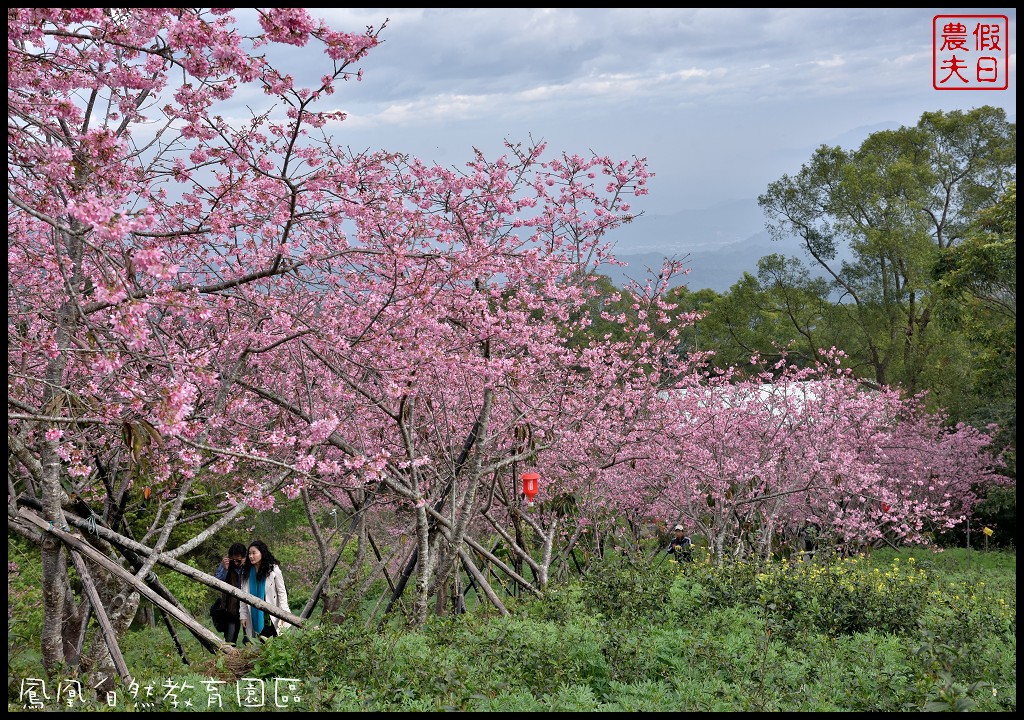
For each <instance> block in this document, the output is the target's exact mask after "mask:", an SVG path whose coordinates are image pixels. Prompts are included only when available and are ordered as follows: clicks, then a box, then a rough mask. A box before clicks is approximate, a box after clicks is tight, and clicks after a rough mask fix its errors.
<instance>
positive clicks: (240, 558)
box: [217, 542, 247, 645]
mask: <svg viewBox="0 0 1024 720" xmlns="http://www.w3.org/2000/svg"><path fill="white" fill-rule="evenodd" d="M246 552H247V551H246V547H245V545H243V544H242V543H240V542H236V543H232V544H231V547H230V548H228V554H227V555H225V556H224V559H223V560H221V563H220V565H218V566H217V579H218V580H222V581H224V582H226V583H227V584H228V585H233V586H234V587H236V588H239V589H242V578H243V577H244V572H243V571H244V568H245V556H246ZM220 603H221V607H222V608H223V609H224V610H225V611H226V612H227V615H228V618H230V619H229V620H228V625H227V628H226V629H225V630H224V640H225V641H227V642H229V643H231V644H232V645H235V644H236V643H237V641H238V630H239V628H240V627H241V626H242V625H241V623H242V620H241V614H240V612H239V610H240V609H239V603H238V598H236V597H234V596H233V595H229V594H228V593H221V596H220Z"/></svg>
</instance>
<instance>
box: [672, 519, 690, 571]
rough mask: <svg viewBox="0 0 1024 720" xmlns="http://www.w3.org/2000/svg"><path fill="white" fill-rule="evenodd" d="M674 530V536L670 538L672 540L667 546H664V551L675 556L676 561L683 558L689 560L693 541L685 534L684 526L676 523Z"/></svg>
mask: <svg viewBox="0 0 1024 720" xmlns="http://www.w3.org/2000/svg"><path fill="white" fill-rule="evenodd" d="M674 530H675V533H676V536H675V537H674V538H672V542H670V543H669V544H668V547H667V548H665V552H667V553H668V554H669V555H671V556H672V557H673V558H675V560H676V561H677V562H681V561H684V560H685V561H686V562H690V559H691V557H692V552H693V543H692V542H691V541H690V538H689V536H688V535H687V534H686V528H684V527H683V526H682V525H676V526H675V528H674Z"/></svg>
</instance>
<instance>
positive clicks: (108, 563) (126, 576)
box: [18, 508, 290, 653]
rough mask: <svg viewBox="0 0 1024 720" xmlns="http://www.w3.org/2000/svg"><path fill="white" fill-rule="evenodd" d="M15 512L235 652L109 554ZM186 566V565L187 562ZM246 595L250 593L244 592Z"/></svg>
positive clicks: (204, 640) (205, 639)
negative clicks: (111, 558) (114, 560)
mask: <svg viewBox="0 0 1024 720" xmlns="http://www.w3.org/2000/svg"><path fill="white" fill-rule="evenodd" d="M18 516H19V517H20V518H22V519H24V520H26V521H28V522H30V523H32V524H33V525H35V526H37V527H38V528H39V529H41V530H43V531H44V532H49V533H51V534H53V535H54V536H55V537H57V538H59V539H60V541H61V542H63V543H65V544H66V545H68V547H71V548H74V549H75V550H78V551H79V552H80V553H82V555H84V556H85V557H87V558H89V559H90V560H92V561H93V562H95V563H96V564H97V565H99V566H100V567H102V568H104V569H106V570H108V571H110V572H111V573H113V574H114V575H116V576H117V577H119V578H121V579H122V580H124V581H125V582H127V583H129V584H130V585H131V586H132V587H134V588H135V589H136V590H138V591H139V593H140V594H141V595H142V596H143V597H145V598H146V599H147V600H149V601H150V602H152V603H154V604H155V605H156V606H157V607H159V608H160V609H161V610H163V611H164V612H166V613H168V614H170V615H171V617H173V618H174V619H175V620H177V621H178V622H180V623H181V624H182V625H184V626H185V627H187V628H188V630H189V632H191V633H192V634H193V635H194V636H195V637H196V639H197V640H198V641H199V642H200V643H201V644H202V645H203V646H204V647H205V648H207V649H208V650H209V651H210V652H217V651H218V650H220V651H224V652H228V653H233V652H236V649H235V648H234V647H232V646H231V645H229V644H228V643H226V642H224V640H223V638H221V637H220V636H218V635H214V634H213V633H212V632H210V630H209V629H207V628H206V627H205V626H204V625H201V624H200V623H198V622H196V621H195V619H193V618H192V616H191V615H190V614H189V613H188V612H184V611H181V610H179V609H178V608H176V607H175V606H174V605H172V604H171V603H169V602H168V601H166V600H164V599H163V598H162V597H160V595H158V594H157V593H156V591H154V590H153V589H152V588H150V587H149V586H148V585H146V584H145V583H144V582H142V581H140V580H139V579H138V578H137V577H135V576H134V575H132V574H131V573H130V572H128V571H127V570H125V569H124V568H123V567H121V566H120V565H118V564H117V563H115V562H113V561H112V560H110V558H108V557H107V556H106V555H104V554H103V553H101V552H99V551H98V550H96V549H95V548H94V547H92V545H89V544H88V543H86V542H83V541H82V540H81V539H79V538H78V537H76V536H75V535H72V534H71V533H69V532H66V531H64V530H61V529H60V528H57V527H53V526H52V525H51V523H49V522H47V521H46V520H43V519H42V518H41V517H39V516H38V515H36V514H35V513H33V512H30V511H28V510H26V509H25V508H19V509H18ZM185 567H188V566H187V565H186V566H185ZM190 569H193V568H190ZM220 584H222V585H226V586H227V587H231V586H230V585H227V583H220ZM232 589H234V588H232ZM245 597H252V596H250V595H246V596H245ZM96 602H98V598H97V599H96V600H94V601H93V604H94V607H93V610H94V611H95V612H98V610H99V607H97V606H96ZM263 604H265V603H263ZM275 609H276V608H275ZM279 612H280V611H279ZM289 614H290V613H289Z"/></svg>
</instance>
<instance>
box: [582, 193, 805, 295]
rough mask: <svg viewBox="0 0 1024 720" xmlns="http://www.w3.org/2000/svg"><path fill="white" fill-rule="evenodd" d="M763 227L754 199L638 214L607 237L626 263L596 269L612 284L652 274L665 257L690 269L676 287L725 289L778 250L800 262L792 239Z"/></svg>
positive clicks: (798, 249)
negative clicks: (771, 233)
mask: <svg viewBox="0 0 1024 720" xmlns="http://www.w3.org/2000/svg"><path fill="white" fill-rule="evenodd" d="M764 228H765V218H764V214H763V213H762V211H761V208H760V207H758V205H757V201H756V200H734V201H730V202H727V203H723V204H721V205H718V206H715V207H712V208H705V209H701V210H683V211H680V212H678V213H673V214H672V215H642V216H640V217H639V218H637V219H636V220H634V221H633V222H631V223H629V224H628V225H624V226H622V227H621V228H619V229H618V230H616V231H615V232H614V233H613V234H612V235H611V236H609V237H610V239H611V240H612V241H613V242H614V243H615V251H614V254H615V257H616V258H618V259H619V260H621V261H623V262H625V263H628V264H627V265H626V266H625V267H618V266H612V265H603V266H601V267H600V268H599V269H598V271H599V272H601V273H602V274H604V275H607V276H608V277H610V278H611V280H612V282H613V283H614V284H615V285H616V286H617V287H625V285H626V284H627V283H628V282H629V280H631V279H632V280H637V281H638V282H640V283H641V284H643V282H644V280H645V279H646V278H648V277H650V276H651V272H648V269H650V270H651V271H653V275H654V276H657V274H658V271H660V270H661V265H662V263H663V262H664V260H665V258H666V257H674V258H677V259H680V260H683V261H684V263H685V265H686V267H688V268H689V269H690V273H689V275H687V276H685V277H681V278H680V279H679V282H678V283H676V285H682V284H685V285H686V286H687V287H689V288H690V289H691V290H702V289H705V288H710V289H711V290H715V291H716V292H725V291H726V290H728V289H729V288H730V287H732V286H733V285H734V284H735V283H736V282H737V281H738V280H739V279H740V278H741V277H742V276H743V273H744V272H749V273H751V274H756V272H757V261H758V260H760V259H761V258H762V257H764V256H765V255H771V254H772V253H780V254H783V255H786V256H796V257H799V258H800V259H801V260H805V256H804V254H803V250H802V248H801V246H800V243H799V241H798V240H797V239H796V238H787V239H784V240H780V241H774V240H772V239H771V237H770V236H769V235H768V231H767V230H766V229H764Z"/></svg>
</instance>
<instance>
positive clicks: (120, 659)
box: [71, 547, 132, 685]
mask: <svg viewBox="0 0 1024 720" xmlns="http://www.w3.org/2000/svg"><path fill="white" fill-rule="evenodd" d="M71 560H72V562H74V564H75V570H77V571H78V577H79V579H81V581H82V586H83V587H84V588H85V593H86V595H88V596H89V602H91V603H92V607H93V610H94V611H95V612H96V621H97V622H98V623H99V624H100V630H102V631H103V639H104V640H106V641H107V651H108V652H109V653H110V659H111V660H113V661H114V669H115V670H117V674H118V675H120V676H121V679H122V680H124V683H125V685H131V684H132V676H131V673H129V672H128V665H127V664H126V663H125V661H124V655H122V654H121V646H120V645H118V643H117V633H116V632H114V626H113V625H111V624H110V618H109V617H107V611H106V610H105V609H104V607H103V603H102V602H101V601H100V594H99V593H98V592H97V591H96V584H95V583H94V582H93V579H92V573H90V572H89V568H88V566H87V565H86V564H85V560H83V559H82V555H81V554H80V553H79V552H78V551H77V550H76V549H74V548H73V547H72V548H71Z"/></svg>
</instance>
